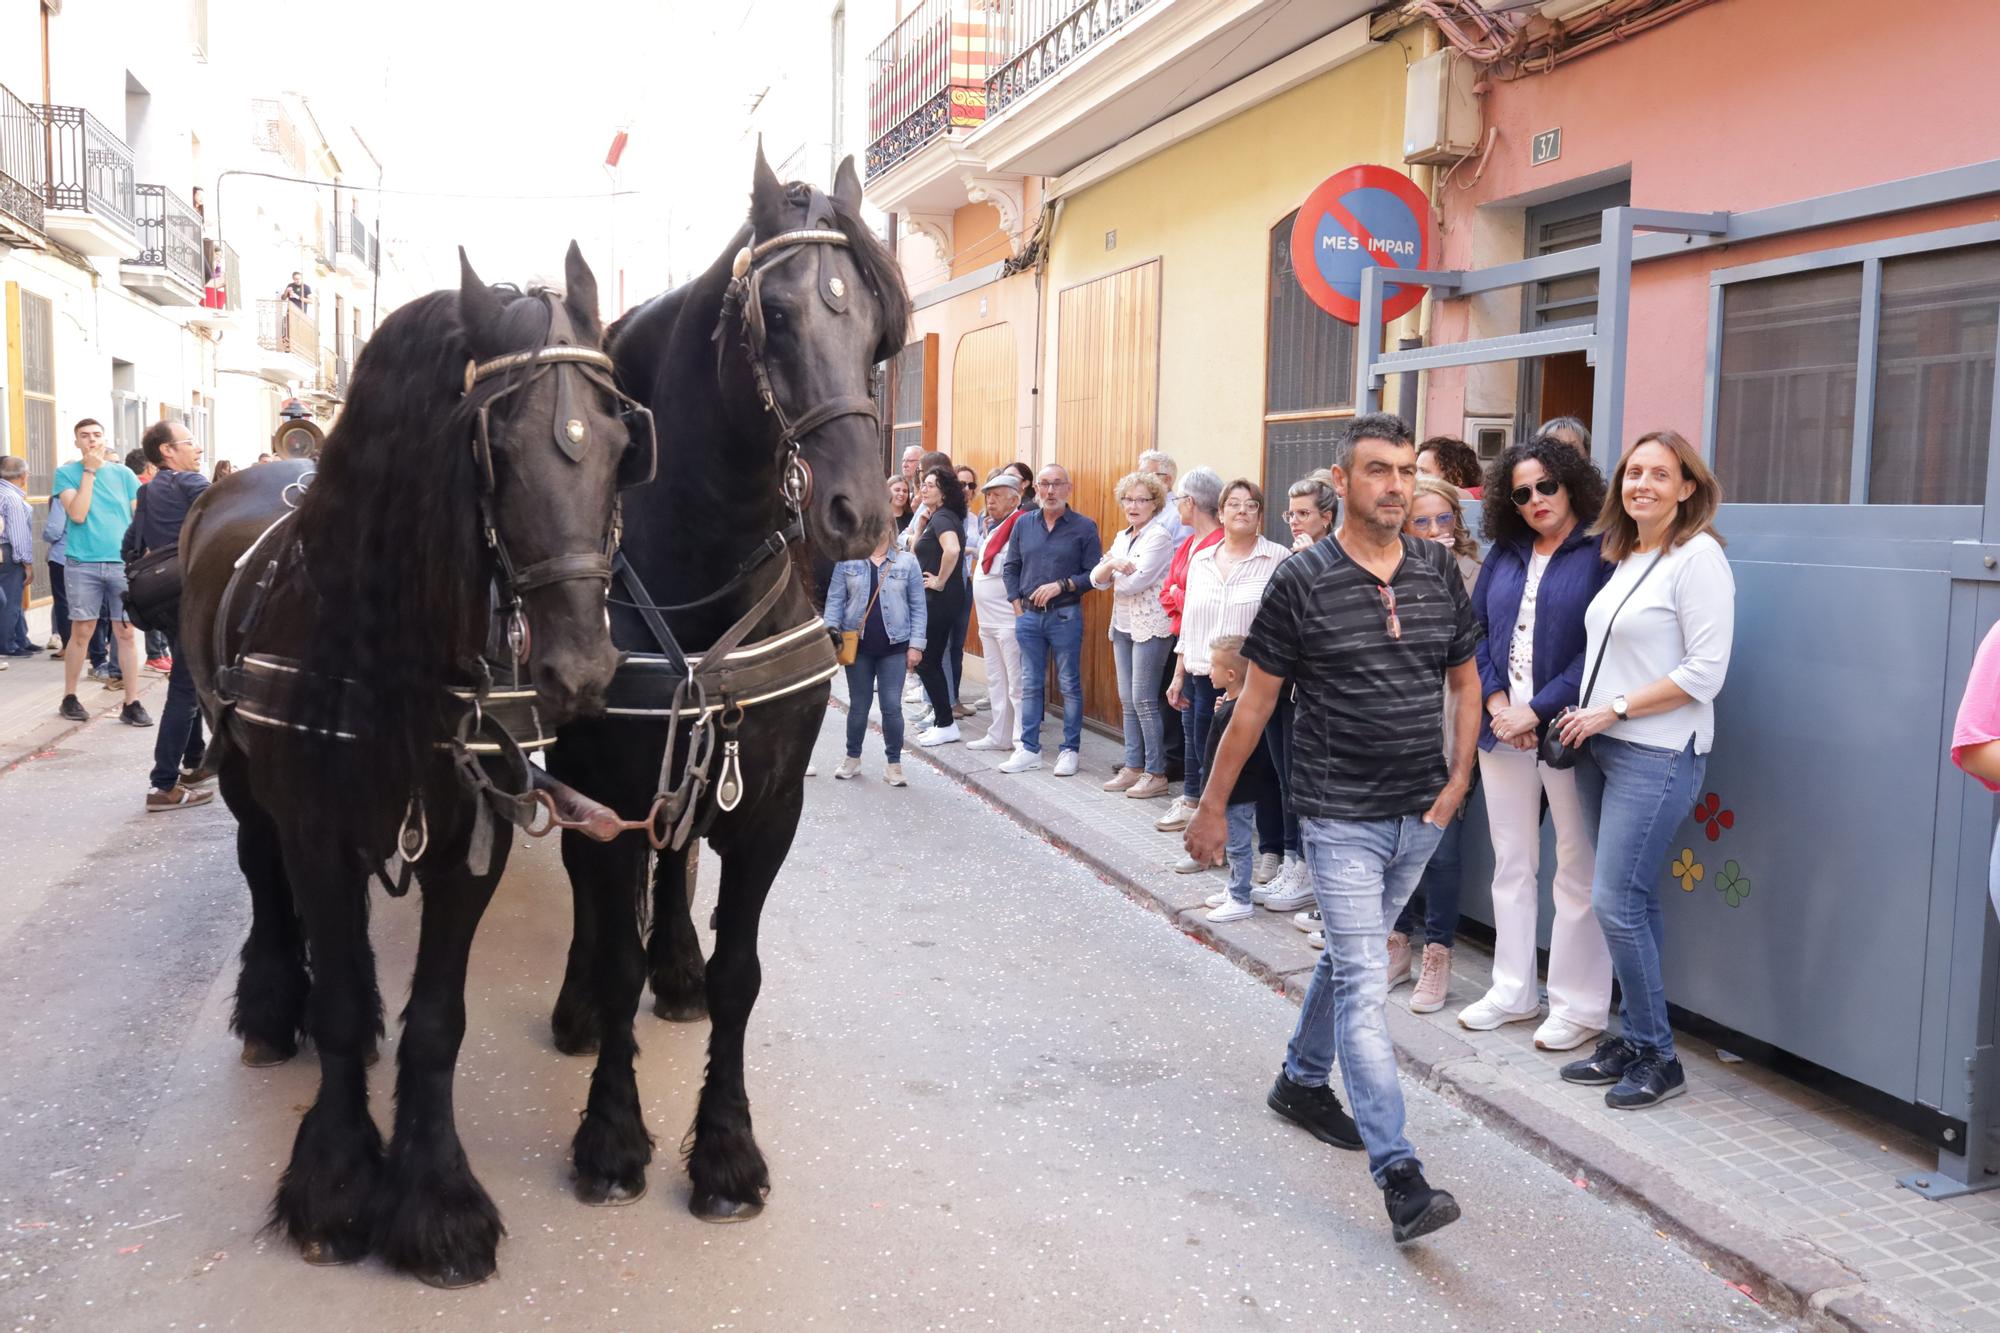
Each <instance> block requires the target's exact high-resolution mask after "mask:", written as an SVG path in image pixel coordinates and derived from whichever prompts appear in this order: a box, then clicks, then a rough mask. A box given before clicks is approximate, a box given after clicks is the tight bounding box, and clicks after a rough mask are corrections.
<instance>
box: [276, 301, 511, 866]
mask: <svg viewBox="0 0 2000 1333" xmlns="http://www.w3.org/2000/svg"><path fill="white" fill-rule="evenodd" d="M495 290H496V291H498V292H499V293H500V295H501V298H502V299H503V300H504V301H506V304H505V306H504V308H503V315H502V319H501V321H500V327H499V328H498V329H496V330H494V335H495V340H496V342H497V343H498V344H499V345H501V346H506V347H522V346H529V345H535V344H538V343H539V342H540V340H541V339H542V338H543V337H545V336H546V333H547V330H548V320H549V312H548V306H547V304H546V303H545V302H544V301H543V300H542V299H540V293H538V292H529V293H520V292H513V291H511V289H506V288H496V289H495ZM510 296H511V299H508V298H509V297H510ZM472 357H473V351H472V349H471V346H470V345H469V343H468V341H467V339H466V335H465V330H464V327H463V325H462V324H461V322H460V316H459V294H458V293H457V292H456V291H450V290H446V291H438V292H432V293H431V294H429V295H427V296H423V297H419V298H418V299H417V300H415V301H412V302H410V303H409V304H407V305H404V306H401V307H399V308H398V309H397V310H395V311H394V312H393V313H391V314H390V315H389V316H388V318H386V319H384V320H383V321H382V324H381V326H380V328H378V329H377V330H376V334H375V337H373V338H372V339H370V340H369V342H368V345H367V346H366V347H365V348H364V349H363V350H362V353H361V356H360V359H359V360H358V361H357V363H356V365H355V368H354V379H353V385H352V388H351V390H350V392H349V396H348V401H347V405H346V407H345V408H344V409H343V411H342V412H341V414H340V417H339V419H338V420H337V421H336V422H335V423H334V427H333V430H332V432H331V433H330V434H329V435H328V436H327V439H326V443H325V445H324V447H323V448H322V450H321V454H320V460H319V465H318V475H317V476H316V477H315V478H314V479H313V483H312V485H311V487H310V488H309V489H308V490H307V491H306V494H305V498H304V499H303V500H302V501H301V502H300V504H299V516H298V528H299V539H300V542H301V545H302V547H303V549H304V552H305V560H304V565H305V575H306V578H307V580H308V581H309V582H310V585H311V588H312V589H313V591H314V592H316V593H317V594H318V598H319V601H320V604H321V608H322V609H321V610H320V613H319V614H318V615H316V616H315V617H314V618H313V630H312V632H311V635H310V636H309V639H308V643H309V650H308V656H307V661H308V663H309V664H310V665H311V666H312V668H313V669H315V670H317V671H321V672H324V673H326V674H328V675H332V676H342V677H345V678H346V679H347V680H349V681H351V682H353V687H351V688H350V689H349V690H346V691H333V690H328V691H324V692H322V695H321V697H320V698H318V699H316V700H314V701H312V702H311V703H309V704H308V707H309V709H310V708H317V709H319V710H320V713H321V716H320V718H319V719H318V720H317V721H316V722H314V723H312V724H311V725H317V726H321V727H326V726H328V724H329V723H331V722H333V721H335V720H336V719H338V720H339V723H340V725H341V726H343V727H345V728H346V729H348V730H350V731H353V732H355V733H356V741H355V742H353V743H351V744H341V743H335V744H332V745H330V746H326V747H305V748H306V749H307V750H309V751H310V750H318V751H319V753H318V754H316V755H312V756H310V758H309V759H308V762H320V763H324V762H326V760H327V759H328V757H329V753H331V754H338V755H341V756H352V760H353V762H355V763H356V764H357V773H358V775H365V780H364V781H361V782H356V783H350V784H345V786H346V788H347V789H346V790H343V791H342V792H341V799H342V800H345V801H350V802H353V803H356V805H357V806H358V808H357V809H355V810H354V811H353V812H352V813H353V814H354V815H356V816H357V817H358V819H357V823H358V827H360V828H370V827H374V828H379V827H380V824H379V823H376V822H375V818H374V817H377V816H380V815H381V814H383V813H384V812H385V811H387V810H388V809H390V808H392V807H393V810H394V812H395V814H396V815H400V814H401V812H402V807H403V803H404V802H405V801H406V800H407V799H408V797H409V794H410V793H411V792H413V791H414V790H416V788H417V786H418V784H419V782H420V781H421V778H422V774H423V769H424V766H425V765H426V764H428V763H429V762H431V761H432V759H433V758H434V756H435V751H434V748H433V747H434V744H435V742H436V741H437V740H438V739H439V738H440V736H441V735H442V734H443V733H444V732H445V731H446V729H447V727H448V726H449V724H450V714H449V712H448V710H447V706H446V702H445V699H446V695H445V689H446V687H447V686H448V685H450V684H452V683H453V682H454V681H456V680H459V679H461V678H462V670H461V668H462V667H463V665H464V664H465V663H466V662H467V661H468V660H469V659H471V658H474V657H477V656H478V655H479V652H480V650H481V648H482V647H483V646H484V643H485V638H486V627H487V626H486V622H487V610H488V608H487V586H488V579H489V577H490V572H491V564H492V556H491V553H490V552H489V551H488V549H487V547H486V544H485V535H484V533H483V531H482V529H481V524H480V517H479V505H478V503H477V496H478V493H479V481H480V479H479V478H478V476H477V474H476V469H475V464H474V460H473V455H472V449H471V447H470V441H471V438H472V430H473V412H472V410H471V409H470V408H469V407H468V405H467V403H466V400H465V398H464V389H465V368H466V363H467V361H469V360H470V359H472ZM343 694H346V695H351V696H352V697H353V699H354V700H355V703H356V705H358V706H348V707H345V708H343V707H342V704H341V696H342V695H343Z"/></svg>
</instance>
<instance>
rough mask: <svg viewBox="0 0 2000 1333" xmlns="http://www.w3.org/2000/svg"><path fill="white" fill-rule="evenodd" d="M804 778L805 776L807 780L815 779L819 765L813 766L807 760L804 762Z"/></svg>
mask: <svg viewBox="0 0 2000 1333" xmlns="http://www.w3.org/2000/svg"><path fill="white" fill-rule="evenodd" d="M806 776H807V777H809V778H816V777H818V776H819V765H818V764H815V763H813V762H812V761H811V760H807V761H806Z"/></svg>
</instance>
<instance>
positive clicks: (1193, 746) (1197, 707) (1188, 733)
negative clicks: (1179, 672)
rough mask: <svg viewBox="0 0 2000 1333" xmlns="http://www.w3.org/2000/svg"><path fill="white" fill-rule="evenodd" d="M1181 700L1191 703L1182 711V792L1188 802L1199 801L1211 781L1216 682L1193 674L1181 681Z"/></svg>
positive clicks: (1188, 674)
mask: <svg viewBox="0 0 2000 1333" xmlns="http://www.w3.org/2000/svg"><path fill="white" fill-rule="evenodd" d="M1181 698H1182V700H1183V701H1185V702H1186V704H1187V707H1186V708H1183V709H1182V710H1181V737H1182V754H1183V758H1182V760H1181V774H1182V778H1183V781H1182V783H1181V790H1182V792H1183V793H1185V794H1186V796H1187V799H1188V800H1190V801H1199V800H1200V799H1201V789H1202V787H1203V786H1205V785H1206V781H1207V778H1208V771H1207V759H1208V733H1209V729H1210V728H1212V727H1213V726H1214V725H1215V682H1213V681H1211V680H1210V679H1209V678H1208V677H1207V676H1197V675H1195V674H1194V673H1193V672H1192V671H1190V672H1188V673H1187V675H1185V676H1183V677H1182V678H1181Z"/></svg>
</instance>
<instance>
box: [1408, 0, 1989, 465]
mask: <svg viewBox="0 0 2000 1333" xmlns="http://www.w3.org/2000/svg"><path fill="white" fill-rule="evenodd" d="M1996 45H2000V5H1996V4H1994V3H1993V0H1936V2H1935V3H1932V4H1929V5H1926V6H1923V7H1922V8H1921V10H1915V9H1898V8H1895V7H1890V6H1885V5H1882V4H1881V3H1879V0H1813V3H1811V4H1809V5H1804V4H1791V3H1782V2H1780V0H1718V3H1716V4H1713V5H1710V6H1707V7H1705V8H1702V9H1699V10H1696V11H1693V12H1692V13H1689V14H1687V15H1685V16H1683V17H1681V18H1678V19H1675V20H1674V21H1672V22H1670V23H1667V24H1665V25H1664V26H1662V27H1660V28H1657V29H1654V30H1653V31H1651V32H1647V33H1643V34H1640V35H1638V36H1636V37H1634V38H1632V39H1631V40H1629V41H1627V42H1625V43H1623V44H1621V45H1617V46H1612V47H1608V48H1605V49H1603V50H1600V51H1597V52H1595V53H1592V54H1590V55H1587V56H1583V57H1581V58H1579V59H1578V60H1576V61H1575V62H1574V63H1573V64H1568V65H1562V66H1558V67H1557V68H1556V70H1555V71H1554V72H1553V73H1551V74H1546V75H1534V76H1530V77H1527V78H1523V79H1519V80H1516V81H1513V82H1509V83H1499V84H1495V85H1494V86H1493V90H1492V91H1491V92H1490V93H1488V94H1487V95H1486V97H1485V99H1484V110H1485V116H1486V123H1487V125H1488V126H1496V127H1498V129H1499V137H1498V139H1497V140H1496V141H1495V144H1494V147H1493V150H1492V152H1491V154H1490V156H1489V158H1488V160H1487V162H1486V164H1485V169H1484V172H1483V173H1482V174H1481V175H1480V176H1479V180H1478V184H1477V185H1475V186H1473V187H1472V188H1471V189H1464V190H1461V189H1460V188H1459V186H1458V181H1457V180H1454V181H1453V182H1452V183H1450V184H1448V185H1446V186H1444V187H1443V189H1442V194H1443V196H1444V198H1443V202H1444V211H1445V231H1444V236H1443V259H1442V261H1441V266H1442V267H1446V268H1458V267H1469V266H1472V265H1473V262H1474V261H1473V258H1472V256H1473V250H1474V237H1475V234H1476V232H1477V229H1479V228H1480V227H1481V226H1482V225H1492V223H1491V222H1490V221H1489V220H1487V218H1486V217H1485V216H1484V214H1485V213H1486V212H1488V211H1489V210H1492V209H1495V208H1514V207H1518V206H1520V205H1521V204H1522V203H1524V202H1526V201H1527V200H1528V198H1531V197H1534V196H1537V195H1539V194H1541V193H1542V192H1545V191H1548V190H1549V189H1550V188H1551V187H1559V186H1562V185H1563V184H1564V183H1565V182H1569V181H1576V182H1578V185H1577V187H1576V188H1578V189H1581V188H1585V187H1586V186H1587V185H1588V184H1589V183H1591V182H1589V181H1588V180H1587V178H1589V177H1592V176H1598V175H1603V174H1606V173H1615V172H1621V171H1623V172H1628V173H1629V178H1630V180H1631V184H1632V203H1633V204H1634V205H1635V206H1637V207H1642V208H1667V209H1677V210H1682V211H1688V212H1706V211H1711V210H1727V211H1730V212H1743V211H1746V210H1749V209H1754V208H1762V207H1766V206H1769V205H1773V204H1782V203H1790V202H1792V201H1794V200H1800V199H1807V198H1812V197H1814V196H1818V195H1824V194H1831V193H1834V192H1837V191H1840V190H1846V189H1852V188H1854V187H1856V186H1862V185H1872V184H1876V183H1879V182H1882V181H1888V180H1896V179H1900V178H1903V177H1906V176H1915V175H1920V174H1922V173H1925V172H1929V171H1936V170H1940V169H1942V168H1945V167H1953V166H1963V165H1965V164H1967V163H1972V162H1980V161H1986V160H1989V159H1993V158H2000V119H1996V117H1995V116H1994V115H1993V114H1992V112H1991V109H1990V104H1991V98H1992V73H1991V56H1992V52H1993V51H1994V50H1995V49H1996ZM1556 127H1560V128H1561V129H1562V132H1563V137H1562V156H1561V157H1560V158H1558V159H1557V160H1556V161H1554V162H1550V163H1546V164H1544V165H1542V166H1539V167H1531V166H1529V164H1528V159H1529V143H1530V140H1531V139H1532V138H1533V136H1534V135H1535V134H1537V133H1538V132H1541V131H1544V130H1548V129H1553V128H1556ZM1478 165H1479V164H1478V161H1477V159H1472V160H1469V161H1467V162H1465V163H1464V164H1462V165H1461V166H1459V167H1458V169H1457V170H1456V172H1455V173H1454V176H1455V177H1457V178H1466V177H1470V176H1472V174H1473V173H1474V171H1475V169H1476V168H1477V167H1478ZM1439 174H1440V176H1442V175H1443V172H1442V171H1440V173H1439ZM1568 192H1569V191H1567V190H1559V191H1558V193H1568ZM1995 218H2000V199H1989V200H1984V201H1976V202H1974V203H1972V204H1964V205H1955V206H1952V207H1949V208H1945V209H1936V210H1929V211H1927V212H1922V213H1911V214H1904V215H1900V216H1896V217H1891V218H1887V219H1882V220H1878V221H1875V222H1870V223H1864V224H1854V225H1849V226H1843V227H1832V228H1823V229H1820V230H1817V231H1811V232H1802V233H1798V234H1795V235H1792V236H1788V237H1780V238H1777V239H1774V240H1771V241H1767V242H1762V243H1759V244H1755V245H1743V246H1729V247H1717V248H1713V249H1710V250H1706V251H1704V252H1701V253H1698V254H1694V255H1689V256H1687V257H1686V258H1684V259H1667V260H1655V261H1652V262H1650V263H1646V264H1641V265H1639V266H1637V267H1636V268H1635V269H1634V270H1633V275H1632V326H1631V339H1630V342H1629V344H1628V353H1627V363H1626V365H1627V370H1626V377H1627V386H1628V391H1627V397H1626V409H1625V424H1626V435H1627V437H1628V438H1630V437H1631V436H1633V435H1636V434H1638V433H1639V432H1641V431H1643V430H1646V429H1648V428H1650V427H1652V426H1659V425H1670V426H1673V427H1675V428H1676V429H1679V430H1681V431H1682V432H1684V433H1685V434H1687V435H1688V436H1689V437H1690V438H1692V437H1694V436H1695V435H1696V434H1698V432H1699V430H1700V427H1701V416H1702V373H1703V363H1704V356H1705V346H1706V339H1707V323H1708V280H1707V275H1708V273H1709V271H1710V269H1712V268H1717V267H1730V266H1734V265H1737V264H1746V263H1752V262H1755V261H1757V260H1761V259H1768V258H1771V257H1774V256H1779V255H1787V254H1798V253H1806V252H1811V251H1816V250H1823V249H1829V248H1832V247H1834V246H1839V245H1847V244H1852V243H1854V242H1857V241H1863V240H1870V239H1876V238H1879V237H1884V236H1895V235H1901V234H1905V233H1909V232H1920V231H1932V230H1936V229H1939V228H1942V227H1948V226H1958V225H1963V224H1967V223H1972V222H1978V221H1987V220H1991V219H1995ZM1465 327H1466V310H1465V306H1464V304H1463V303H1460V302H1440V303H1438V305H1437V307H1436V309H1435V311H1434V313H1433V315H1432V342H1433V343H1434V344H1442V343H1446V342H1455V341H1459V340H1460V339H1462V338H1464V337H1465V336H1466V335H1465ZM1463 401H1464V372H1462V371H1441V372H1438V373H1437V374H1435V375H1434V376H1432V377H1431V384H1430V387H1429V391H1428V396H1427V407H1428V411H1429V418H1428V421H1427V422H1426V428H1427V429H1429V430H1434V431H1435V430H1445V429H1449V428H1451V427H1453V426H1455V425H1456V424H1457V422H1458V421H1459V419H1460V417H1461V416H1462V410H1463Z"/></svg>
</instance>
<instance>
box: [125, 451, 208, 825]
mask: <svg viewBox="0 0 2000 1333" xmlns="http://www.w3.org/2000/svg"><path fill="white" fill-rule="evenodd" d="M139 445H140V447H141V448H143V449H144V450H145V451H146V461H147V462H148V463H151V464H152V465H153V466H154V467H155V468H157V469H158V471H156V472H155V473H154V474H153V479H152V480H151V481H149V482H147V483H146V494H145V497H144V498H143V499H142V500H141V501H140V503H139V518H138V524H139V532H138V538H139V549H140V550H141V551H142V552H144V551H163V550H166V549H167V548H169V547H172V546H177V545H179V543H180V539H181V524H183V523H185V522H187V515H188V510H189V509H190V508H192V507H193V505H194V502H195V500H196V499H197V498H198V497H199V496H200V495H201V493H202V492H203V491H205V490H207V489H208V478H207V477H204V476H203V475H202V474H201V446H200V445H198V444H196V443H195V442H194V436H192V435H190V434H188V428H187V427H186V426H183V425H181V423H180V422H178V421H156V422H154V423H153V424H152V425H150V426H148V427H147V428H146V433H145V435H144V436H142V437H141V438H140V441H139ZM164 633H165V637H166V640H167V655H168V656H169V657H171V658H172V659H173V665H172V666H171V667H169V668H168V670H167V701H166V703H164V704H163V705H161V707H160V732H159V735H157V736H155V737H154V738H153V773H152V777H151V778H150V780H149V781H148V783H147V787H146V812H147V813H148V814H153V813H155V812H157V811H161V810H184V809H186V808H187V807H189V806H194V805H205V804H207V803H208V802H209V801H210V800H212V799H214V797H215V789H214V788H213V787H209V786H205V785H204V784H206V783H207V782H209V781H210V780H211V779H213V778H214V777H215V773H214V770H212V769H210V768H208V767H207V766H206V765H204V764H203V762H202V758H203V755H204V754H205V753H206V751H205V749H204V747H203V745H202V738H201V701H200V700H199V699H198V698H196V696H195V690H194V674H193V670H192V668H190V667H189V666H188V664H187V659H186V658H185V657H184V656H182V654H181V636H180V627H179V626H178V625H168V626H166V627H165V629H164Z"/></svg>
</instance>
